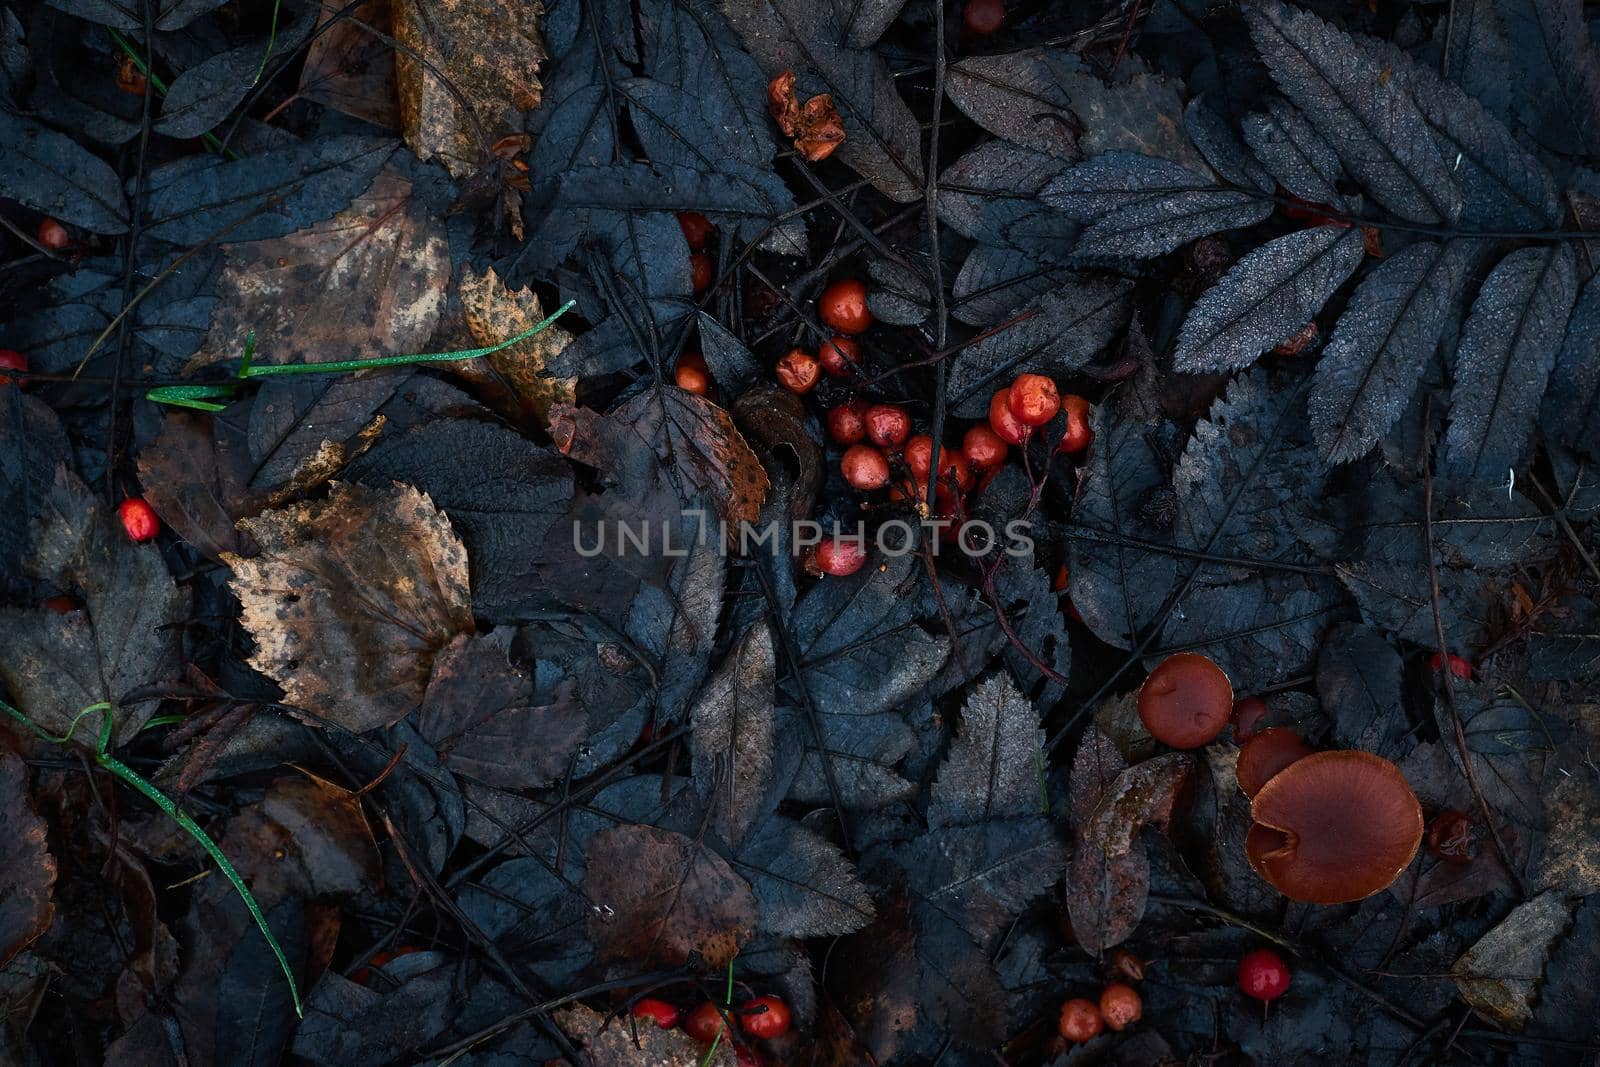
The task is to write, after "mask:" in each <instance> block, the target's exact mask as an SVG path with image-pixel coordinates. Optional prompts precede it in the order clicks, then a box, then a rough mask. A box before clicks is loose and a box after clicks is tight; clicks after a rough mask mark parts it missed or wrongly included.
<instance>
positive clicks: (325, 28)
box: [299, 0, 400, 130]
mask: <svg viewBox="0 0 1600 1067" xmlns="http://www.w3.org/2000/svg"><path fill="white" fill-rule="evenodd" d="M338 13H339V12H338V9H336V8H334V7H328V6H325V7H323V8H322V10H321V12H320V13H319V16H318V21H317V30H316V33H314V34H313V35H312V37H311V43H310V45H309V46H308V47H307V48H306V64H305V67H304V68H302V69H301V71H300V92H299V95H300V98H301V99H302V100H311V101H314V102H316V103H319V104H322V105H324V106H325V107H331V108H333V109H334V110H336V111H342V112H344V113H345V114H346V115H352V116H354V117H355V118H358V119H361V120H362V121H363V122H370V123H372V124H373V125H374V126H379V127H382V128H383V129H386V130H394V129H399V127H400V108H399V105H398V103H397V93H398V90H397V89H396V88H395V79H394V58H395V50H394V48H393V47H392V46H391V45H390V44H389V43H388V42H387V41H385V40H383V38H381V37H379V36H378V35H377V34H375V33H373V32H372V30H369V29H367V28H365V26H363V25H361V24H362V23H365V24H366V26H370V27H372V29H374V30H377V31H379V32H380V33H388V32H389V31H390V29H391V27H392V24H393V15H392V12H391V11H390V4H389V0H364V2H363V3H361V4H360V5H359V6H357V7H356V9H355V10H354V11H353V12H351V15H352V16H353V17H351V18H337V19H336V18H335V16H336V15H337V14H338ZM330 20H332V24H331V25H330V24H329V22H330Z"/></svg>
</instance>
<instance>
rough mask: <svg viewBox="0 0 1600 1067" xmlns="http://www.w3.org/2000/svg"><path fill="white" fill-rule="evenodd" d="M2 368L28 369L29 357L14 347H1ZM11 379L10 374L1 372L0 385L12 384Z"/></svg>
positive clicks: (0, 364) (0, 363)
mask: <svg viewBox="0 0 1600 1067" xmlns="http://www.w3.org/2000/svg"><path fill="white" fill-rule="evenodd" d="M0 368H3V369H5V370H20V371H26V370H27V369H28V357H27V356H25V355H23V354H22V353H21V352H18V351H16V350H15V349H12V348H0ZM11 381H12V379H11V376H10V375H9V374H0V386H4V385H10V384H11Z"/></svg>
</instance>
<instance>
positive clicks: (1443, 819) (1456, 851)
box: [1428, 811, 1472, 863]
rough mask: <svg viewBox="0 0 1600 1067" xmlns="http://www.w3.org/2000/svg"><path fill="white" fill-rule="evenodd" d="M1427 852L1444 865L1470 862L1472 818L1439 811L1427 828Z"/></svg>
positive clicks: (1455, 812) (1454, 812) (1466, 815)
mask: <svg viewBox="0 0 1600 1067" xmlns="http://www.w3.org/2000/svg"><path fill="white" fill-rule="evenodd" d="M1428 851H1429V852H1431V853H1433V855H1434V856H1436V857H1438V858H1439V859H1442V860H1444V861H1445V862H1446V863H1471V862H1472V816H1470V815H1468V814H1467V813H1466V812H1464V811H1441V812H1440V813H1439V814H1437V815H1435V816H1434V817H1433V822H1432V823H1431V824H1429V826H1428Z"/></svg>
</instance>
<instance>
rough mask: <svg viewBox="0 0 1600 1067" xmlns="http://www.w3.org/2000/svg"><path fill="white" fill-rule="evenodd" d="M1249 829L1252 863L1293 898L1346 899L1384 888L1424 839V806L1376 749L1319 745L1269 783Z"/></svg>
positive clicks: (1255, 804) (1255, 803)
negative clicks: (1331, 748) (1318, 749)
mask: <svg viewBox="0 0 1600 1067" xmlns="http://www.w3.org/2000/svg"><path fill="white" fill-rule="evenodd" d="M1250 811H1251V816H1252V818H1253V819H1254V820H1255V825H1253V826H1251V827H1250V832H1249V833H1248V834H1247V835H1246V836H1245V852H1246V853H1247V854H1248V855H1249V857H1250V865H1251V866H1252V867H1254V868H1255V869H1256V873H1257V874H1259V875H1261V877H1262V878H1264V879H1266V880H1267V881H1268V882H1269V883H1271V884H1272V886H1273V888H1275V889H1277V890H1278V892H1280V893H1282V894H1283V895H1284V896H1287V897H1289V898H1290V899H1292V900H1298V901H1302V902H1304V903H1307V904H1344V903H1348V902H1350V901H1352V900H1361V899H1362V898H1364V897H1369V896H1371V895H1372V894H1374V893H1376V892H1378V891H1379V890H1380V889H1383V888H1385V887H1386V886H1388V885H1389V883H1391V882H1393V881H1394V880H1395V879H1396V878H1398V877H1399V876H1400V872H1401V871H1403V870H1405V869H1406V865H1407V864H1409V863H1410V862H1411V857H1412V856H1414V855H1416V852H1417V846H1418V845H1419V844H1421V842H1422V806H1421V805H1420V804H1418V803H1417V795H1416V794H1415V793H1413V792H1412V791H1411V786H1410V785H1409V784H1408V783H1407V782H1406V779H1405V776H1404V775H1403V774H1401V773H1400V769H1399V768H1398V767H1396V766H1395V765H1394V764H1392V763H1390V762H1389V761H1388V760H1386V759H1383V758H1382V757H1380V756H1375V755H1373V754H1372V753H1370V752H1356V751H1343V750H1342V751H1336V752H1315V753H1312V754H1311V755H1309V756H1306V757H1304V758H1303V759H1299V760H1296V761H1294V762H1293V763H1291V764H1290V765H1289V766H1288V767H1286V768H1284V769H1283V770H1282V771H1280V772H1279V773H1278V774H1276V775H1274V776H1273V777H1272V778H1271V779H1270V780H1269V781H1268V782H1267V783H1266V784H1265V785H1263V786H1262V787H1261V789H1260V791H1259V792H1258V793H1256V795H1255V800H1254V801H1253V802H1252V803H1251V807H1250Z"/></svg>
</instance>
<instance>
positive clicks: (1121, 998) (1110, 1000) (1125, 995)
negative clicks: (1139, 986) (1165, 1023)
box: [1100, 982, 1144, 1030]
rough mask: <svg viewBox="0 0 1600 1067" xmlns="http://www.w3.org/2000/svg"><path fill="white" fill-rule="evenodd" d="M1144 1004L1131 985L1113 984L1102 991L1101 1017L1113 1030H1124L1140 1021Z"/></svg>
mask: <svg viewBox="0 0 1600 1067" xmlns="http://www.w3.org/2000/svg"><path fill="white" fill-rule="evenodd" d="M1143 1014H1144V1002H1143V1001H1141V1000H1140V999H1139V993H1138V991H1137V990H1136V989H1134V988H1133V986H1131V985H1125V984H1123V983H1122V982H1112V983H1111V984H1110V985H1108V986H1106V987H1105V989H1103V990H1101V991H1100V1017H1101V1018H1102V1019H1104V1020H1105V1021H1106V1025H1107V1026H1109V1027H1111V1029H1113V1030H1122V1029H1125V1028H1126V1027H1129V1026H1132V1025H1133V1024H1134V1023H1136V1022H1138V1021H1139V1017H1140V1016H1141V1015H1143Z"/></svg>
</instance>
